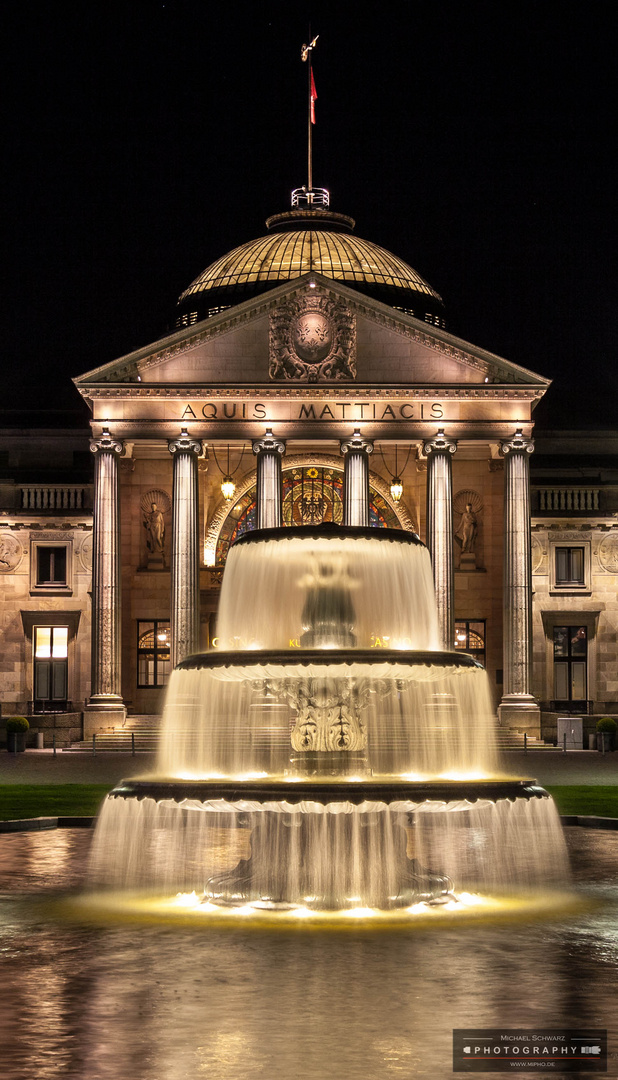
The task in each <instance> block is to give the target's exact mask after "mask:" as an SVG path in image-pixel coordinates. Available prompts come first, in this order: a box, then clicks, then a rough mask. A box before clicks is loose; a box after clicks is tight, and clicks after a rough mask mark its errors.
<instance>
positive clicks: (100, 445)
mask: <svg viewBox="0 0 618 1080" xmlns="http://www.w3.org/2000/svg"><path fill="white" fill-rule="evenodd" d="M90 449H91V451H92V453H93V454H101V453H108V454H121V453H122V451H123V450H124V443H123V442H122V440H121V439H115V438H114V436H113V435H110V433H109V429H108V428H103V431H102V433H101V435H99V437H98V439H91V440H90Z"/></svg>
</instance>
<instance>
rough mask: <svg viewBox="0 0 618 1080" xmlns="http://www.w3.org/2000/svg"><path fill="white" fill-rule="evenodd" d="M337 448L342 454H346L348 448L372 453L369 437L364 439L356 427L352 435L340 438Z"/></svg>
mask: <svg viewBox="0 0 618 1080" xmlns="http://www.w3.org/2000/svg"><path fill="white" fill-rule="evenodd" d="M339 449H340V450H341V453H342V454H347V453H348V452H349V451H350V450H353V451H356V453H361V452H363V451H364V453H365V454H373V443H372V442H371V440H370V439H364V438H363V436H362V435H361V433H360V429H359V428H356V429H355V431H354V434H353V435H350V437H349V438H348V439H342V440H341V442H340V443H339Z"/></svg>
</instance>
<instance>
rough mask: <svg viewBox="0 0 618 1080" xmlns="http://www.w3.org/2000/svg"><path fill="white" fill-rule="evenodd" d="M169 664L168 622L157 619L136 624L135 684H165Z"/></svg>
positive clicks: (140, 685) (168, 672)
mask: <svg viewBox="0 0 618 1080" xmlns="http://www.w3.org/2000/svg"><path fill="white" fill-rule="evenodd" d="M170 666H171V658H170V624H169V622H167V621H166V622H162V621H161V620H159V619H155V620H151V621H150V622H145V621H140V622H138V624H137V685H138V687H146V686H154V687H156V686H166V685H167V681H168V679H169V674H170Z"/></svg>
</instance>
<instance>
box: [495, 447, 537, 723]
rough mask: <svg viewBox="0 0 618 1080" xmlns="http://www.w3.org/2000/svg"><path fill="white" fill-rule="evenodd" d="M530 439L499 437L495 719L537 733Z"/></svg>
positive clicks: (531, 449) (532, 448)
mask: <svg viewBox="0 0 618 1080" xmlns="http://www.w3.org/2000/svg"><path fill="white" fill-rule="evenodd" d="M533 450H534V443H533V441H532V439H528V438H526V436H525V435H523V434H522V432H521V430H518V431H516V432H515V435H514V436H513V438H511V439H507V440H505V441H504V442H503V443H501V446H500V451H501V453H502V455H503V457H504V592H503V621H504V631H503V646H502V647H503V664H504V684H503V696H502V701H501V703H500V707H499V716H500V722H501V723H502V724H505V725H506V726H508V727H514V728H517V729H518V730H520V731H527V732H529V733H530V734H539V733H540V717H541V714H540V710H539V707H538V704H537V702H536V701H535V699H534V697H533V696H532V693H531V687H532V557H531V540H530V476H529V473H530V454H531V453H532V451H533Z"/></svg>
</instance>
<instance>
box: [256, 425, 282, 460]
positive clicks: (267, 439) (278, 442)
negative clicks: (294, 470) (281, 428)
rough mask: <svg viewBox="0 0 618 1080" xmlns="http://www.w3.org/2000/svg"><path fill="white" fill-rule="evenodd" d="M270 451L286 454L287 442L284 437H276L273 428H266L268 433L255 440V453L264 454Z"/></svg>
mask: <svg viewBox="0 0 618 1080" xmlns="http://www.w3.org/2000/svg"><path fill="white" fill-rule="evenodd" d="M268 451H270V453H271V454H285V443H284V441H283V439H276V438H275V436H274V435H273V433H272V428H266V434H265V435H263V436H262V438H261V439H254V440H253V453H254V454H262V453H264V452H268Z"/></svg>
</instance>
